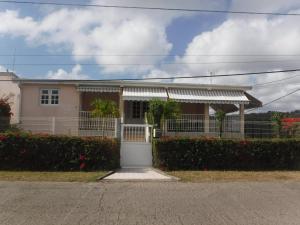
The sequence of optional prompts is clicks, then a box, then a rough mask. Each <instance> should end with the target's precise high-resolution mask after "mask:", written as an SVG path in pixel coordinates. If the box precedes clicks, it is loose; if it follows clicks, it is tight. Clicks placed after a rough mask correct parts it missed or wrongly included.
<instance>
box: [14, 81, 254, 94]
mask: <svg viewBox="0 0 300 225" xmlns="http://www.w3.org/2000/svg"><path fill="white" fill-rule="evenodd" d="M17 81H18V82H19V83H20V84H21V85H22V84H65V85H78V86H79V85H87V86H98V85H102V86H119V87H163V88H189V89H191V88H195V89H199V88H200V89H223V90H229V89H230V90H243V91H247V90H251V89H252V87H251V86H238V85H218V84H212V85H211V84H191V83H161V82H148V81H147V82H141V81H139V82H137V81H122V80H107V81H106V80H57V79H18V80H17Z"/></svg>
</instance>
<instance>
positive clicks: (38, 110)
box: [21, 84, 80, 135]
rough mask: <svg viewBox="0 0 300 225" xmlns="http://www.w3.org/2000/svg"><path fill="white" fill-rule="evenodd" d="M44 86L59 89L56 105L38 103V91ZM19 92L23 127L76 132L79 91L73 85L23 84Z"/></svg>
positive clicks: (32, 129)
mask: <svg viewBox="0 0 300 225" xmlns="http://www.w3.org/2000/svg"><path fill="white" fill-rule="evenodd" d="M44 88H45V89H58V90H59V104H58V105H41V104H40V91H41V89H44ZM21 94H22V99H21V122H22V125H23V126H22V127H23V128H24V129H26V130H31V131H33V132H34V131H35V130H39V132H40V131H41V130H45V133H49V132H50V133H51V132H53V133H55V134H69V135H77V134H78V117H79V109H80V93H79V92H78V91H77V90H76V86H75V85H61V84H59V85H34V84H30V85H29V84H24V85H22V87H21ZM39 121H40V124H39ZM33 123H36V124H35V125H34V124H33ZM27 124H28V125H27ZM37 127H40V129H37Z"/></svg>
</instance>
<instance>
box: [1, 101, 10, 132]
mask: <svg viewBox="0 0 300 225" xmlns="http://www.w3.org/2000/svg"><path fill="white" fill-rule="evenodd" d="M11 116H12V112H11V107H10V104H9V97H2V98H0V131H5V130H6V129H8V128H9V124H10V118H11Z"/></svg>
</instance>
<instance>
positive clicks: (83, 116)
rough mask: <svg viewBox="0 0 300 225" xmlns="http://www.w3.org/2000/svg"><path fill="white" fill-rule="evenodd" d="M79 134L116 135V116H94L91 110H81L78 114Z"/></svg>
mask: <svg viewBox="0 0 300 225" xmlns="http://www.w3.org/2000/svg"><path fill="white" fill-rule="evenodd" d="M79 136H102V137H117V136H118V118H113V117H105V118H99V117H94V116H93V115H92V113H91V112H86V111H81V112H80V115H79Z"/></svg>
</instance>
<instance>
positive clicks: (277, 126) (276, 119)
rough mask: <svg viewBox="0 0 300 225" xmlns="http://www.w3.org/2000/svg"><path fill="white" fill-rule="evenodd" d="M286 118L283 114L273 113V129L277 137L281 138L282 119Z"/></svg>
mask: <svg viewBox="0 0 300 225" xmlns="http://www.w3.org/2000/svg"><path fill="white" fill-rule="evenodd" d="M283 117H284V114H283V113H282V112H273V113H272V118H271V120H272V122H273V123H274V127H273V129H274V130H275V132H276V135H277V137H280V134H281V131H282V119H283Z"/></svg>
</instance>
